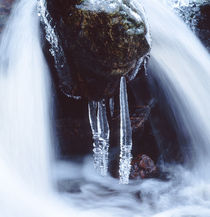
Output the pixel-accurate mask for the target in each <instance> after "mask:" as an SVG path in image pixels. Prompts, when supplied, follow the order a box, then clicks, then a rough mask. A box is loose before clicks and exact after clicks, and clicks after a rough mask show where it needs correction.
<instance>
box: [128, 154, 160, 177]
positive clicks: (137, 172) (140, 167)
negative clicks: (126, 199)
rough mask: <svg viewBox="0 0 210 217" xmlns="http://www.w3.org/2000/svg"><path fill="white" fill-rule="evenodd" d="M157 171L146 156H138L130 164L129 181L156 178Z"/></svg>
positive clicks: (152, 162)
mask: <svg viewBox="0 0 210 217" xmlns="http://www.w3.org/2000/svg"><path fill="white" fill-rule="evenodd" d="M157 175H158V170H157V167H156V166H155V163H154V161H153V160H152V159H151V158H150V157H149V156H147V155H145V154H143V155H138V156H137V157H135V158H134V159H133V160H132V162H131V174H130V178H131V179H137V178H141V179H144V178H154V177H157Z"/></svg>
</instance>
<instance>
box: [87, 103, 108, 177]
mask: <svg viewBox="0 0 210 217" xmlns="http://www.w3.org/2000/svg"><path fill="white" fill-rule="evenodd" d="M88 109H89V120H90V125H91V129H92V133H93V141H94V142H93V152H94V155H93V157H94V167H95V169H96V170H97V172H98V173H99V174H101V175H102V176H106V175H107V171H108V150H109V134H110V130H109V124H108V120H107V116H106V106H105V104H104V101H103V100H102V101H100V102H98V103H97V102H94V101H92V102H89V104H88Z"/></svg>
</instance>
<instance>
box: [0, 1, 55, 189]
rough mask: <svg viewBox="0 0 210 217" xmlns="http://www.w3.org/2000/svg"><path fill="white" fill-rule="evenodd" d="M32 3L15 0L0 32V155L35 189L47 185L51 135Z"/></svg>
mask: <svg viewBox="0 0 210 217" xmlns="http://www.w3.org/2000/svg"><path fill="white" fill-rule="evenodd" d="M33 6H34V3H33V2H32V1H21V2H20V3H19V4H17V5H16V7H15V9H14V11H13V14H12V15H11V17H10V20H9V21H8V24H7V27H6V28H5V30H4V33H3V34H2V37H1V42H0V99H1V106H0V111H1V115H0V120H1V127H0V138H1V139H0V140H1V151H0V155H1V160H4V161H5V162H7V163H8V166H10V167H11V168H13V169H14V173H17V175H20V178H22V179H23V180H24V181H25V182H26V183H28V184H29V183H30V184H31V185H32V187H33V188H34V189H36V190H38V188H40V187H41V188H43V189H46V188H47V187H48V186H49V178H50V174H49V171H50V168H49V163H50V155H51V154H50V152H51V149H50V145H51V138H50V130H49V121H50V119H49V114H48V105H49V97H48V94H49V85H48V83H49V81H48V80H49V77H48V70H47V66H46V64H45V61H44V58H43V54H42V51H41V48H40V41H39V28H38V19H37V17H36V11H35V10H34V8H33ZM34 26H35V27H36V28H34ZM29 54H30V55H29Z"/></svg>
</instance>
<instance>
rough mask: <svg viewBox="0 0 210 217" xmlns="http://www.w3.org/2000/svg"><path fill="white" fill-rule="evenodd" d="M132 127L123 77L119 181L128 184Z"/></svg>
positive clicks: (121, 82)
mask: <svg viewBox="0 0 210 217" xmlns="http://www.w3.org/2000/svg"><path fill="white" fill-rule="evenodd" d="M131 149H132V128H131V121H130V115H129V108H128V97H127V87H126V79H125V77H122V78H121V81H120V168H119V174H120V183H121V184H128V183H129V176H130V169H131V159H132V155H131Z"/></svg>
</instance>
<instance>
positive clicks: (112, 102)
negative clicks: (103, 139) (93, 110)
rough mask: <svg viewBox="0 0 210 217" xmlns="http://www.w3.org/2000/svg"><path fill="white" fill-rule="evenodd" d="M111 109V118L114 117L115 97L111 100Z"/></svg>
mask: <svg viewBox="0 0 210 217" xmlns="http://www.w3.org/2000/svg"><path fill="white" fill-rule="evenodd" d="M109 109H110V114H111V117H113V115H114V97H112V98H110V99H109Z"/></svg>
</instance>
